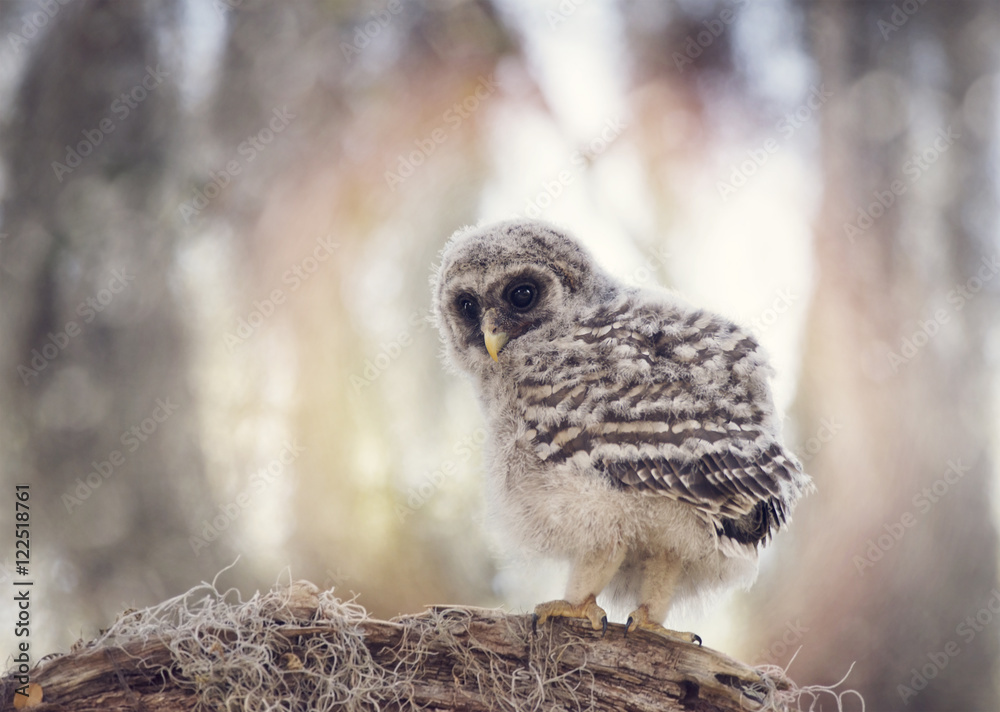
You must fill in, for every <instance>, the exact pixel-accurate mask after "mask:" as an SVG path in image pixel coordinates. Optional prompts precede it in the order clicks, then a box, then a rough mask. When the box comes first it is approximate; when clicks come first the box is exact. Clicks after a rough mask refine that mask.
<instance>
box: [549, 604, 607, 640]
mask: <svg viewBox="0 0 1000 712" xmlns="http://www.w3.org/2000/svg"><path fill="white" fill-rule="evenodd" d="M549 618H583V619H584V620H588V621H590V625H591V627H592V628H593V629H594V630H599V631H601V635H602V636H603V635H604V634H605V633H607V632H608V616H607V614H606V613H605V612H604V609H603V608H601V607H600V606H598V605H597V597H596V596H593V595H591V596H588V597H587V598H585V599H584V600H583V602H582V603H575V604H574V603H570V602H569V601H549V602H548V603H539V604H538V605H537V606H535V612H534V614H533V615H532V618H531V631H532V632H533V633H534V632H537V630H538V625H539V624H543V625H544V623H545V622H546V621H547V620H548V619H549Z"/></svg>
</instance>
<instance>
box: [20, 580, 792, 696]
mask: <svg viewBox="0 0 1000 712" xmlns="http://www.w3.org/2000/svg"><path fill="white" fill-rule="evenodd" d="M200 593H201V594H207V595H205V596H203V597H202V598H200V599H199V598H198V595H199V594H200ZM233 594H234V592H232V591H229V592H226V593H219V592H218V591H216V590H215V588H214V587H213V586H208V585H207V584H206V585H205V586H202V587H199V588H196V589H194V590H192V591H190V592H188V593H187V594H185V595H184V596H180V597H178V598H176V599H172V600H171V601H167V602H165V603H163V604H160V605H159V606H156V607H154V608H151V609H146V610H144V611H136V612H131V613H128V614H125V615H123V616H122V617H121V618H120V619H119V620H118V621H117V622H116V623H115V625H114V626H112V628H111V629H110V630H109V631H107V632H106V633H105V634H104V635H103V636H102V637H101V638H99V639H98V640H96V641H93V642H91V643H89V644H87V645H85V646H79V644H78V646H77V647H80V648H81V649H78V650H76V651H75V652H72V653H70V654H68V655H65V656H61V657H58V658H55V659H52V660H48V661H46V662H44V663H42V664H41V665H39V666H37V667H36V668H35V669H34V670H33V671H32V673H31V675H30V678H31V682H32V683H37V684H39V685H41V688H42V691H43V693H44V701H43V702H42V703H41V704H39V705H37V706H31V707H30V708H31V709H32V710H35V711H36V712H44V711H45V710H56V709H59V710H73V711H81V712H82V711H83V710H97V709H100V710H111V711H117V710H121V711H123V712H124V711H125V710H130V711H133V710H146V711H147V712H159V711H161V710H163V711H167V710H169V711H171V712H174V711H177V710H193V709H195V708H196V706H197V704H198V702H199V701H201V702H202V703H203V708H205V709H215V708H222V707H224V706H225V705H227V704H229V705H233V708H242V709H248V710H255V709H261V710H263V709H268V708H269V705H272V704H277V703H279V702H280V703H281V708H283V709H286V708H291V709H334V708H337V709H358V710H362V709H375V708H376V707H378V708H381V709H413V708H420V709H434V710H463V711H468V712H478V711H479V710H483V711H486V710H497V709H509V710H515V709H516V710H521V709H594V710H630V711H636V712H638V711H642V710H650V711H652V710H658V711H662V710H687V711H689V712H690V711H692V710H697V711H699V712H717V711H724V712H729V711H735V710H741V711H754V710H763V709H781V707H780V706H779V705H778V704H777V701H776V700H777V698H778V697H782V692H786V693H787V691H789V690H790V689H793V686H791V685H790V683H788V682H787V681H785V680H784V679H783V678H781V677H776V678H775V677H770V676H767V675H762V674H761V673H759V672H758V671H755V670H753V669H751V668H749V667H747V666H746V665H744V664H742V663H740V662H738V661H736V660H733V659H732V658H729V657H727V656H725V655H723V654H721V653H719V652H717V651H714V650H711V649H709V648H702V647H698V646H696V645H691V644H687V643H682V642H674V641H670V640H665V639H663V638H660V637H658V636H655V635H652V634H650V633H647V632H645V631H637V632H635V633H632V634H630V635H629V636H628V637H627V638H626V637H625V635H624V626H622V625H618V624H611V625H609V626H608V632H607V635H605V636H604V637H602V636H601V633H600V632H599V631H593V630H591V629H590V626H589V624H587V623H586V622H584V621H576V620H566V619H556V620H554V621H550V622H549V623H546V624H545V625H544V626H543V627H541V628H540V629H539V630H538V632H537V633H532V630H531V616H528V615H510V614H506V613H503V612H501V611H497V610H489V609H480V608H467V607H460V606H433V607H431V608H429V609H428V610H427V611H426V612H424V613H422V614H419V615H412V616H404V617H401V618H397V619H395V620H392V621H382V620H377V619H374V618H371V617H369V616H368V615H367V613H366V612H365V611H364V609H363V608H361V607H360V606H357V605H355V604H353V603H350V602H347V603H345V602H343V601H340V600H338V599H336V598H335V597H334V596H333V592H332V591H326V592H321V591H319V589H318V588H317V587H316V586H314V585H313V584H311V583H308V582H303V581H297V582H294V583H293V584H292V585H291V586H283V587H280V588H275V589H273V590H272V591H270V592H269V593H266V594H257V595H255V596H254V597H253V598H251V599H250V600H248V601H242V600H237V601H232V600H230V599H232V598H233ZM21 682H23V680H22V681H21ZM2 684H3V689H2V691H0V694H2V695H3V696H2V698H0V702H2V704H3V705H4V707H3V709H13V707H12V704H11V703H12V701H13V699H14V697H15V694H14V690H15V688H16V687H18V686H19V685H20V683H19V682H18V681H17V680H15V679H14V678H12V677H10V676H8V677H6V678H4V680H3V683H2ZM234 703H236V704H234ZM22 708H23V707H22Z"/></svg>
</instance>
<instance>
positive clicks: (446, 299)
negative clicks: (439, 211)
mask: <svg viewBox="0 0 1000 712" xmlns="http://www.w3.org/2000/svg"><path fill="white" fill-rule="evenodd" d="M611 290H612V287H611V283H610V281H609V280H608V279H607V277H605V275H604V274H603V273H602V272H601V271H600V270H599V269H598V268H597V267H595V266H594V264H593V262H592V261H591V258H590V255H588V254H587V253H586V252H585V251H584V250H583V248H581V247H580V246H579V245H578V244H577V243H576V242H575V241H573V240H572V239H571V238H569V237H567V236H566V235H565V234H563V233H562V232H560V231H559V230H558V229H556V228H554V227H552V226H551V225H548V224H546V223H543V222H540V221H534V220H517V221H508V222H503V223H499V224H496V225H491V226H488V227H482V228H473V229H470V230H463V231H459V232H458V233H456V234H455V235H454V236H453V237H452V239H451V240H450V241H449V243H448V245H447V246H446V247H445V250H444V252H443V254H442V261H441V268H440V270H439V272H438V275H437V279H436V284H435V289H434V292H435V305H434V307H435V317H436V319H437V323H438V328H439V329H440V331H441V336H442V338H443V340H444V343H445V346H446V349H447V351H448V354H449V356H450V358H451V360H452V362H453V363H455V364H456V365H458V366H459V367H460V368H462V369H463V370H465V371H468V372H471V373H476V374H480V375H481V374H483V373H485V372H489V371H490V369H494V368H496V367H497V364H496V363H494V361H497V362H499V363H501V364H502V363H504V362H513V363H516V362H517V360H518V359H520V358H521V357H522V356H523V354H524V353H525V352H526V351H527V350H528V349H529V347H530V345H531V344H532V343H535V342H538V341H543V342H545V341H549V340H551V339H552V338H554V337H556V336H558V335H560V334H562V333H565V332H566V331H567V330H571V329H573V328H574V322H575V320H574V319H573V315H574V314H577V313H579V309H580V308H582V306H583V305H584V304H587V303H593V302H594V301H595V298H599V297H600V296H604V297H607V296H608V294H609V293H610V291H611ZM595 292H597V293H600V292H603V294H600V295H599V294H597V293H595ZM491 351H492V353H491Z"/></svg>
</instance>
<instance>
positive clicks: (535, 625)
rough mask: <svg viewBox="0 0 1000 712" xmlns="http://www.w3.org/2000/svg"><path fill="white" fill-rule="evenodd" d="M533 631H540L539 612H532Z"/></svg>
mask: <svg viewBox="0 0 1000 712" xmlns="http://www.w3.org/2000/svg"><path fill="white" fill-rule="evenodd" d="M531 632H532V633H537V632H538V614H537V613H532V614H531Z"/></svg>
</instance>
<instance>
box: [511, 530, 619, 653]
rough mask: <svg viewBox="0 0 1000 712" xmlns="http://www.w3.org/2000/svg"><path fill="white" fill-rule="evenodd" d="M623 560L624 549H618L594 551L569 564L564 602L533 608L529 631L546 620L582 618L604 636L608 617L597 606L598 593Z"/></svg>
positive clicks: (542, 604)
mask: <svg viewBox="0 0 1000 712" xmlns="http://www.w3.org/2000/svg"><path fill="white" fill-rule="evenodd" d="M624 559H625V549H624V547H619V548H618V549H617V550H615V549H608V550H605V551H601V552H595V553H593V554H591V555H589V556H587V557H585V558H583V559H580V560H578V561H574V562H572V564H571V566H570V571H569V583H568V584H567V585H566V598H565V600H561V601H549V602H547V603H539V604H538V605H537V606H535V615H534V618H533V619H532V622H531V627H532V630H535V629H536V628H537V626H538V624H539V623H545V621H547V620H548V619H549V618H555V617H563V618H585V619H587V620H589V621H590V625H591V626H593V628H594V630H600V631H602V633H606V632H607V630H608V616H607V614H606V613H605V612H604V609H603V608H601V607H600V606H598V605H597V594H599V593H600V592H601V591H603V590H604V587H605V586H607V585H608V583H609V582H610V581H611V577H612V576H614V575H615V572H616V571H617V570H618V567H619V566H621V565H622V561H623V560H624Z"/></svg>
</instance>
